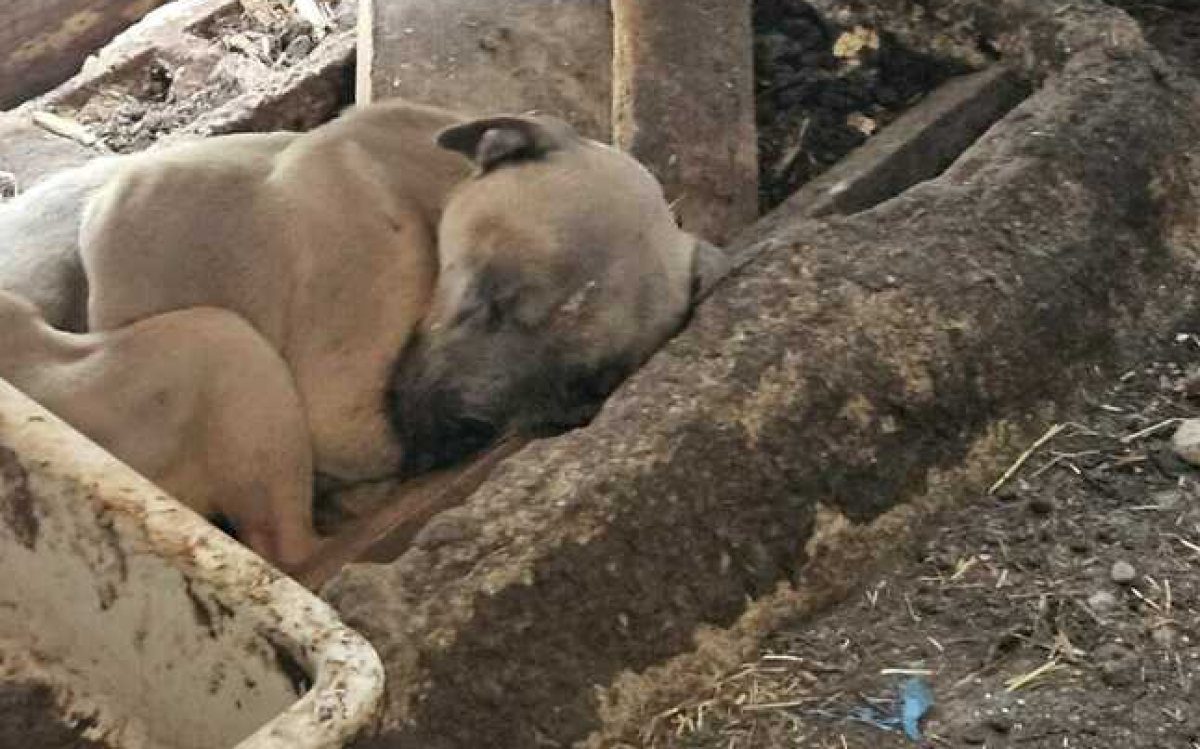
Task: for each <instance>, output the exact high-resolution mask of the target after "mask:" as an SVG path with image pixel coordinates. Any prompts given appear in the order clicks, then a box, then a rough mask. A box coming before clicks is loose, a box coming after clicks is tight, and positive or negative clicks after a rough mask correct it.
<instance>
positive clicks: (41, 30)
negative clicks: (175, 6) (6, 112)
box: [0, 0, 166, 109]
mask: <svg viewBox="0 0 1200 749" xmlns="http://www.w3.org/2000/svg"><path fill="white" fill-rule="evenodd" d="M164 2H166V0H38V2H17V3H6V4H5V8H4V10H3V11H2V12H0V49H2V50H4V54H3V55H0V109H8V108H10V107H14V106H16V105H17V104H20V103H21V102H22V101H24V100H25V99H28V98H30V97H32V96H36V95H38V94H40V93H42V92H44V91H47V90H49V89H50V88H52V87H54V86H55V85H57V84H59V83H61V82H62V81H64V80H66V79H67V78H69V77H71V76H72V75H74V74H75V73H76V72H77V71H78V70H79V66H80V65H81V64H82V63H83V61H84V60H85V59H86V58H87V56H88V55H90V54H91V53H92V52H94V51H95V50H96V49H98V48H99V47H101V46H103V45H104V44H105V43H106V42H107V41H108V40H110V39H111V38H112V37H113V35H114V34H116V33H117V32H119V31H121V30H122V29H124V28H126V27H128V26H129V25H130V24H132V23H134V22H136V21H137V20H138V19H139V18H141V17H142V16H143V15H145V14H146V12H147V11H149V10H150V9H152V8H154V7H155V6H157V5H162V4H163V3H164Z"/></svg>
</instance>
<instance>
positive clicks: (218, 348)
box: [0, 292, 318, 569]
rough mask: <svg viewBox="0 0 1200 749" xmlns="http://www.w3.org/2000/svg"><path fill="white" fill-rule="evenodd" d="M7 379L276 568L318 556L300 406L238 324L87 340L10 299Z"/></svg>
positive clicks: (182, 326)
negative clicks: (220, 519) (226, 526)
mask: <svg viewBox="0 0 1200 749" xmlns="http://www.w3.org/2000/svg"><path fill="white" fill-rule="evenodd" d="M181 343H184V344H185V345H181ZM0 377H3V378H4V379H6V380H8V381H9V382H11V383H12V384H13V385H15V386H16V387H17V388H18V389H20V390H23V391H24V392H25V393H26V394H27V395H29V396H30V397H32V398H33V399H34V400H36V401H38V402H40V403H41V404H42V405H44V406H45V407H46V408H48V409H49V410H50V411H52V412H53V413H54V414H55V415H57V416H58V417H59V418H61V419H62V420H63V421H66V422H67V423H68V424H71V425H72V426H74V427H75V428H76V429H78V430H79V431H80V432H82V433H84V434H86V435H87V436H88V437H90V438H91V439H92V440H93V441H95V442H96V443H97V444H99V445H100V446H102V447H104V448H105V449H106V450H108V451H109V452H111V453H112V454H114V455H116V456H119V457H120V458H121V459H122V460H123V461H124V462H126V463H127V464H128V465H129V466H130V467H132V468H133V469H134V470H136V471H138V472H139V473H141V474H142V475H144V476H146V477H147V478H149V479H150V480H152V481H154V482H155V483H156V484H158V485H159V486H161V487H162V488H163V489H164V490H166V491H167V492H168V493H169V494H171V495H172V496H174V497H176V498H177V499H179V500H181V501H182V502H184V503H185V504H187V505H188V506H190V507H191V508H192V509H194V510H195V511H196V512H198V513H200V514H202V515H205V516H208V517H210V518H211V517H214V516H218V515H223V516H225V517H226V518H227V519H228V520H229V521H230V522H231V523H232V524H233V526H234V528H235V529H236V530H237V533H238V536H239V538H240V539H241V540H242V541H244V542H245V543H246V544H247V545H248V546H250V547H251V548H252V549H254V550H255V551H257V552H258V553H259V554H260V555H262V556H263V557H265V558H266V559H269V560H271V561H273V562H275V563H276V564H278V565H280V566H281V567H283V568H285V569H287V568H293V567H295V566H296V565H298V564H299V563H300V562H302V561H303V560H304V559H306V558H307V557H308V556H309V555H310V554H311V553H312V552H313V551H314V550H315V549H316V547H317V545H318V539H317V537H316V535H315V534H314V532H313V529H312V509H311V508H312V457H311V451H310V448H309V443H308V435H307V433H306V431H305V424H304V415H303V411H302V409H301V406H300V399H299V396H298V395H297V394H296V392H295V389H294V388H293V386H292V378H291V375H290V373H289V372H288V370H287V366H286V365H285V364H284V362H283V361H282V360H281V359H280V358H279V356H278V354H276V353H275V352H274V351H273V350H272V349H271V347H270V346H269V345H267V344H266V342H265V341H263V340H262V338H261V337H260V336H259V335H258V334H257V333H256V332H255V331H254V329H253V328H251V327H250V326H249V325H247V324H246V323H245V321H243V320H241V319H240V318H239V317H238V316H237V315H234V314H232V313H229V312H225V311H223V310H217V309H205V308H196V309H190V310H184V311H180V312H172V313H169V314H165V315H159V316H157V317H152V318H149V319H147V320H143V321H141V322H138V323H135V324H134V325H131V326H129V327H127V328H122V329H120V330H118V331H114V332H106V333H93V334H82V335H80V334H73V333H65V332H62V331H58V330H55V329H53V328H51V327H50V326H49V325H47V324H46V323H45V321H44V320H43V319H42V318H41V316H40V315H39V314H38V312H37V310H36V309H35V308H34V307H33V305H32V304H30V303H28V302H26V301H25V300H23V299H19V298H17V297H14V296H12V295H11V294H6V293H3V292H0Z"/></svg>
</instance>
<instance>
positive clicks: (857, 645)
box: [628, 3, 1200, 749]
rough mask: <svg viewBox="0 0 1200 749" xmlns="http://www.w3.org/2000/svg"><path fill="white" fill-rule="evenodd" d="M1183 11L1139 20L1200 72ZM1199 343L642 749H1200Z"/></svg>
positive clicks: (1048, 440) (1164, 335) (647, 738)
mask: <svg viewBox="0 0 1200 749" xmlns="http://www.w3.org/2000/svg"><path fill="white" fill-rule="evenodd" d="M1176 5H1177V6H1178V7H1174V8H1172V7H1169V6H1167V5H1159V4H1153V3H1150V4H1147V3H1141V4H1137V5H1133V4H1130V5H1128V6H1127V9H1128V10H1129V11H1130V12H1131V13H1132V14H1133V15H1135V17H1137V18H1138V20H1139V21H1141V22H1142V23H1143V24H1144V27H1145V31H1146V34H1147V37H1148V38H1149V39H1150V40H1151V41H1152V42H1153V43H1154V44H1155V45H1156V46H1158V47H1159V48H1160V50H1161V51H1162V52H1163V53H1164V55H1166V56H1167V57H1168V58H1170V59H1171V60H1172V61H1173V62H1175V63H1177V64H1179V65H1181V66H1182V67H1184V68H1186V69H1190V70H1191V71H1192V72H1193V73H1196V72H1200V8H1197V9H1183V4H1176ZM1198 334H1200V331H1156V332H1155V334H1154V335H1155V337H1161V339H1162V348H1161V351H1162V352H1163V353H1162V355H1161V356H1160V357H1157V358H1158V360H1156V361H1147V362H1145V363H1144V364H1143V365H1141V366H1138V367H1136V368H1134V369H1131V370H1130V371H1128V372H1126V373H1125V374H1124V375H1123V376H1122V377H1120V379H1119V381H1117V382H1114V383H1113V384H1112V386H1111V388H1109V389H1108V390H1107V391H1105V392H1098V393H1092V394H1083V397H1082V400H1081V405H1079V407H1078V408H1077V410H1076V411H1077V412H1076V413H1075V414H1074V417H1073V418H1072V419H1071V420H1070V421H1067V422H1063V423H1061V424H1058V425H1047V433H1046V435H1045V438H1044V442H1042V443H1041V444H1038V445H1031V446H1030V448H1031V451H1030V452H1029V454H1028V456H1027V459H1026V460H1025V462H1024V463H1023V465H1021V466H1020V467H1019V469H1018V470H1016V471H1015V472H1014V473H1013V475H1012V476H1011V477H1010V478H1009V479H1008V480H1007V481H1005V482H1004V484H1002V485H1001V486H1000V488H999V489H998V490H997V491H996V492H995V493H994V494H990V495H985V496H975V497H964V498H963V499H962V502H961V506H960V508H957V509H954V510H950V511H947V512H945V513H944V514H942V515H941V516H939V517H938V518H936V519H935V521H934V522H933V523H931V524H930V526H929V527H928V529H927V530H926V531H925V532H923V533H922V536H923V538H922V540H921V543H920V546H919V551H918V553H917V554H916V555H915V556H913V557H910V558H906V559H904V560H901V561H900V563H898V564H896V565H895V566H894V567H892V568H891V569H889V571H888V573H887V574H884V575H881V576H879V577H877V578H876V579H875V580H874V582H873V584H871V585H869V586H868V588H867V589H866V590H865V591H864V592H863V593H862V595H860V596H858V597H856V598H853V599H851V600H847V601H844V602H843V603H841V604H840V605H838V606H837V607H835V608H834V609H832V610H830V611H828V612H826V613H825V614H823V615H821V616H819V617H817V618H816V619H808V620H803V621H801V620H800V619H799V617H797V620H796V621H794V622H792V623H791V624H788V625H784V626H779V627H776V628H774V629H773V630H772V631H769V632H763V633H761V640H760V642H759V647H758V651H759V657H758V659H757V660H755V661H752V662H747V663H745V664H743V665H742V667H741V668H738V669H734V670H732V671H729V672H727V673H722V674H719V675H715V676H714V678H713V679H712V683H711V685H709V686H707V687H705V688H703V689H701V690H700V691H696V692H693V693H692V694H690V695H688V696H687V697H686V698H685V699H682V700H681V701H680V702H679V703H678V704H677V705H676V707H675V708H674V709H671V710H668V711H666V712H664V713H662V714H660V715H658V716H657V717H656V718H655V719H653V720H652V721H650V722H649V723H647V724H646V725H644V726H643V728H642V730H641V733H640V735H639V736H638V737H637V740H636V743H637V744H638V745H641V746H652V747H673V748H679V749H682V748H685V747H686V748H688V749H716V748H717V747H720V748H721V749H767V747H788V746H795V747H809V748H812V749H818V748H820V749H826V748H828V749H852V748H854V747H871V748H872V749H889V748H890V747H896V748H897V749H898V748H899V747H913V746H926V747H991V748H993V749H996V748H1000V747H1022V748H1028V749H1041V748H1045V749H1049V748H1050V747H1084V748H1088V749H1116V748H1122V749H1124V748H1128V749H1149V748H1150V747H1156V748H1157V747H1181V748H1187V749H1200V713H1198V712H1197V711H1196V709H1195V705H1196V703H1197V699H1198V698H1200V688H1198V686H1197V678H1198V677H1200V578H1198V575H1197V573H1198V572H1200V471H1198V470H1197V469H1195V468H1192V467H1189V466H1188V465H1186V464H1184V463H1183V462H1182V461H1180V460H1179V459H1178V458H1176V457H1175V456H1174V454H1173V453H1172V452H1171V450H1170V447H1169V438H1170V435H1171V433H1172V431H1173V429H1174V426H1175V421H1173V420H1175V419H1180V418H1188V417H1195V416H1200V335H1198ZM914 677H915V678H916V679H918V680H919V681H920V682H922V683H923V684H925V685H926V686H928V688H929V689H930V690H931V692H932V695H933V698H934V706H933V707H932V709H931V710H930V711H929V712H928V714H927V715H926V716H925V718H924V719H923V720H922V722H921V724H920V726H921V730H922V734H923V735H922V738H921V740H920V741H913V740H911V739H909V738H907V737H906V736H905V735H904V733H903V732H902V731H901V729H900V728H899V727H898V726H896V725H894V724H892V725H886V724H885V725H880V724H881V723H886V720H887V718H889V717H897V716H898V715H899V710H900V707H899V706H900V704H902V703H901V702H900V701H899V700H898V699H897V697H898V694H899V693H900V689H901V685H902V683H903V682H904V681H906V680H908V679H911V678H914ZM871 721H874V723H872V722H871ZM628 738H630V740H631V741H632V737H628Z"/></svg>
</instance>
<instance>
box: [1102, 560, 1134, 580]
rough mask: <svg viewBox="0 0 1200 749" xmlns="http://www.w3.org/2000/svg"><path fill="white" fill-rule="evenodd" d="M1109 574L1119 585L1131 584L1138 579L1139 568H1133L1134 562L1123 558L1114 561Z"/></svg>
mask: <svg viewBox="0 0 1200 749" xmlns="http://www.w3.org/2000/svg"><path fill="white" fill-rule="evenodd" d="M1109 576H1110V577H1112V581H1113V582H1114V583H1116V584H1117V585H1129V584H1130V583H1132V582H1133V581H1134V580H1136V579H1137V570H1135V569H1134V568H1133V565H1132V564H1130V563H1129V562H1126V561H1124V560H1122V561H1119V562H1114V563H1113V566H1112V570H1111V571H1110V572H1109Z"/></svg>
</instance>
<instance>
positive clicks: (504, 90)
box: [357, 0, 612, 141]
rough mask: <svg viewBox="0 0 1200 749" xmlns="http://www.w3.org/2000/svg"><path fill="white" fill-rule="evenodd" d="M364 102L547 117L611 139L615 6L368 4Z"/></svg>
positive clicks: (463, 1) (436, 0)
mask: <svg viewBox="0 0 1200 749" xmlns="http://www.w3.org/2000/svg"><path fill="white" fill-rule="evenodd" d="M359 31H360V35H359V60H358V94H357V99H358V102H359V103H360V104H361V103H367V102H369V101H371V100H372V99H384V98H389V97H393V96H402V97H405V98H407V99H411V100H413V101H417V102H422V103H425V104H436V105H439V106H444V107H448V108H451V109H457V110H460V111H463V112H467V113H471V112H475V113H480V114H486V113H499V112H523V111H527V110H530V109H539V110H544V111H546V112H548V113H550V114H556V115H558V116H560V117H563V118H564V119H567V120H568V121H570V122H571V123H573V124H574V125H575V126H576V128H577V129H579V131H580V132H582V133H583V134H584V135H587V136H590V137H593V138H598V139H600V140H603V141H608V140H609V138H610V133H611V126H610V124H609V123H610V118H611V104H610V101H611V89H612V84H611V70H612V19H611V11H610V9H609V0H505V2H503V3H499V4H497V3H490V2H480V0H399V1H398V0H360V2H359Z"/></svg>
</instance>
